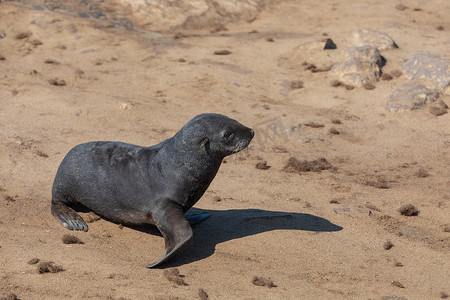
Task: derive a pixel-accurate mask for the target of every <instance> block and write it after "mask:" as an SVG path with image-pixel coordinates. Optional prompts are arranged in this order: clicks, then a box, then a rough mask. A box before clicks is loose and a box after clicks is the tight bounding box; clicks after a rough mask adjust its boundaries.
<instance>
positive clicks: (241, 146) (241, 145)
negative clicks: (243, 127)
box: [231, 138, 252, 154]
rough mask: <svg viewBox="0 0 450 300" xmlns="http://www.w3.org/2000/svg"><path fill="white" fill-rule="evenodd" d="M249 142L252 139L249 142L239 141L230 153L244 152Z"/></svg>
mask: <svg viewBox="0 0 450 300" xmlns="http://www.w3.org/2000/svg"><path fill="white" fill-rule="evenodd" d="M251 140H252V139H251V138H250V139H249V140H241V141H239V143H237V145H236V146H235V147H234V149H233V150H232V151H231V153H232V154H234V153H238V152H239V151H241V150H244V149H245V148H247V146H248V144H250V141H251Z"/></svg>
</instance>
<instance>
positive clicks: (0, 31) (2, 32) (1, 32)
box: [0, 30, 6, 39]
mask: <svg viewBox="0 0 450 300" xmlns="http://www.w3.org/2000/svg"><path fill="white" fill-rule="evenodd" d="M4 37H6V33H5V32H4V31H3V30H0V39H3V38H4Z"/></svg>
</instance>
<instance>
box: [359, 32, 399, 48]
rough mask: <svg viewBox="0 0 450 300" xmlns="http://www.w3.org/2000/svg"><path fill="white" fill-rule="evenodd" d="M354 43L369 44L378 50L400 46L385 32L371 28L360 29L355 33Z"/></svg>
mask: <svg viewBox="0 0 450 300" xmlns="http://www.w3.org/2000/svg"><path fill="white" fill-rule="evenodd" d="M353 43H354V44H355V46H364V45H369V46H372V47H375V48H377V49H378V50H387V49H395V48H398V46H397V44H396V43H395V42H394V40H393V39H392V38H391V37H390V36H389V35H387V34H386V33H384V32H381V31H376V30H372V29H369V28H364V29H358V30H357V31H355V32H354V33H353Z"/></svg>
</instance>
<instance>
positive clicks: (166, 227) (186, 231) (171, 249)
mask: <svg viewBox="0 0 450 300" xmlns="http://www.w3.org/2000/svg"><path fill="white" fill-rule="evenodd" d="M156 221H157V224H156V226H157V227H158V229H159V231H161V233H162V235H163V237H164V244H165V248H166V251H165V252H164V256H163V257H162V258H161V259H159V260H158V261H156V262H154V263H151V264H150V265H148V266H147V268H154V267H156V266H159V265H160V264H162V263H164V262H166V261H168V260H170V259H171V258H173V257H174V256H175V255H177V254H179V253H181V252H182V251H183V250H184V249H186V248H187V247H189V246H190V245H191V241H192V228H191V226H190V225H189V222H188V221H187V220H186V218H185V217H184V214H183V210H182V208H181V207H180V206H178V205H175V204H172V205H170V206H169V207H165V208H164V211H163V212H162V214H161V216H159V217H157V220H156Z"/></svg>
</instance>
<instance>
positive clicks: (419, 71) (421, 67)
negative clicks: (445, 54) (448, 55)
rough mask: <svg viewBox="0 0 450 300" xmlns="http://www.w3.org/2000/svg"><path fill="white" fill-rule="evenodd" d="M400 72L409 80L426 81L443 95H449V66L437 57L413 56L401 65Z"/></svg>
mask: <svg viewBox="0 0 450 300" xmlns="http://www.w3.org/2000/svg"><path fill="white" fill-rule="evenodd" d="M402 71H403V73H404V74H405V75H406V77H407V78H408V79H410V80H415V79H422V80H426V81H427V82H429V83H431V84H433V85H435V86H436V88H438V89H439V90H440V91H442V92H443V93H444V94H450V69H449V64H448V62H447V61H445V60H443V59H441V57H439V56H437V55H432V54H427V53H417V54H414V56H413V57H412V58H411V59H409V60H408V61H406V62H405V63H404V64H403V67H402Z"/></svg>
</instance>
